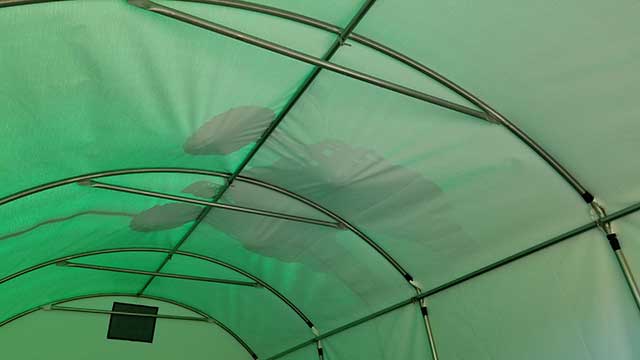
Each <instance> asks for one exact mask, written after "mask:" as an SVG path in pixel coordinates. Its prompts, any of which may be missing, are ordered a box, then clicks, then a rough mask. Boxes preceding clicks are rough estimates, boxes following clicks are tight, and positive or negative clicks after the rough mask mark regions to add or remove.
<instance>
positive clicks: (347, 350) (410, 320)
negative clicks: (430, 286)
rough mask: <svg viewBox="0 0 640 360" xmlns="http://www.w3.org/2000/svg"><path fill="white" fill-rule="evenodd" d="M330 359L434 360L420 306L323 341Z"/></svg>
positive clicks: (402, 310) (390, 314)
mask: <svg viewBox="0 0 640 360" xmlns="http://www.w3.org/2000/svg"><path fill="white" fill-rule="evenodd" d="M323 345H324V348H325V352H326V353H327V358H328V359H335V360H348V359H376V360H378V359H379V360H396V359H398V360H414V359H431V353H430V350H429V343H428V340H427V332H426V329H425V325H424V320H423V318H422V315H421V314H420V308H419V307H418V306H417V305H409V306H405V307H402V308H400V309H398V310H395V311H393V312H391V313H388V314H385V315H383V316H381V317H378V318H376V319H373V320H370V321H368V322H366V323H364V324H361V325H358V326H356V327H354V328H351V329H349V330H347V331H345V332H342V333H339V334H337V335H334V336H330V337H328V338H327V339H325V340H323Z"/></svg>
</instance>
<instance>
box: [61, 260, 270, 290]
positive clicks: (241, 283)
mask: <svg viewBox="0 0 640 360" xmlns="http://www.w3.org/2000/svg"><path fill="white" fill-rule="evenodd" d="M57 265H58V266H65V267H71V268H80V269H89V270H100V271H111V272H118V273H125V274H135V275H150V276H158V277H166V278H172V279H181V280H193V281H203V282H211V283H220V284H228V285H238V286H249V287H262V286H261V285H260V284H258V283H256V282H251V281H239V280H227V279H218V278H210V277H204V276H193V275H183V274H171V273H161V272H156V271H146V270H137V269H125V268H119V267H111V266H101V265H91V264H80V263H73V262H69V261H60V262H58V263H57Z"/></svg>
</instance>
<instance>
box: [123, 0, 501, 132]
mask: <svg viewBox="0 0 640 360" xmlns="http://www.w3.org/2000/svg"><path fill="white" fill-rule="evenodd" d="M129 3H130V4H132V5H134V6H137V7H139V8H142V9H145V10H147V11H151V12H154V13H157V14H160V15H163V16H167V17H170V18H173V19H176V20H178V21H182V22H185V23H187V24H191V25H193V26H197V27H199V28H202V29H205V30H209V31H212V32H215V33H218V34H220V35H223V36H226V37H230V38H232V39H236V40H238V41H242V42H244V43H247V44H250V45H254V46H257V47H260V48H262V49H265V50H268V51H271V52H274V53H277V54H280V55H283V56H286V57H289V58H292V59H295V60H298V61H302V62H304V63H307V64H310V65H315V66H318V67H320V68H323V69H326V70H329V71H332V72H335V73H338V74H341V75H344V76H347V77H350V78H352V79H356V80H359V81H363V82H366V83H369V84H371V85H374V86H377V87H381V88H384V89H387V90H390V91H393V92H396V93H399V94H402V95H405V96H409V97H412V98H414V99H418V100H422V101H425V102H428V103H431V104H434V105H438V106H441V107H444V108H447V109H450V110H453V111H457V112H460V113H464V114H467V115H470V116H473V117H475V118H478V119H481V120H484V121H488V122H493V120H492V119H491V120H490V119H489V115H487V114H486V113H485V112H483V111H481V110H476V109H472V108H470V107H467V106H464V105H460V104H457V103H454V102H451V101H448V100H445V99H442V98H439V97H436V96H433V95H429V94H426V93H423V92H421V91H417V90H415V89H411V88H408V87H405V86H402V85H399V84H396V83H392V82H389V81H386V80H383V79H380V78H377V77H375V76H372V75H368V74H365V73H363V72H360V71H357V70H354V69H351V68H347V67H344V66H341V65H338V64H335V63H332V62H329V61H325V60H322V59H320V58H317V57H315V56H311V55H308V54H305V53H302V52H300V51H297V50H294V49H291V48H288V47H285V46H282V45H278V44H276V43H273V42H271V41H268V40H265V39H261V38H258V37H255V36H252V35H249V34H246V33H243V32H241V31H238V30H234V29H231V28H228V27H226V26H223V25H220V24H216V23H214V22H211V21H208V20H204V19H202V18H199V17H196V16H193V15H190V14H187V13H184V12H181V11H179V10H176V9H173V8H170V7H167V6H163V5H160V4H156V3H154V2H152V1H148V0H129Z"/></svg>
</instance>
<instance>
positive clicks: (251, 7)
mask: <svg viewBox="0 0 640 360" xmlns="http://www.w3.org/2000/svg"><path fill="white" fill-rule="evenodd" d="M179 1H184V2H197V3H204V4H210V5H218V6H227V7H233V8H238V9H242V10H247V11H253V12H259V13H262V14H265V15H271V16H276V17H279V18H283V19H287V20H290V21H295V22H298V23H301V24H305V25H308V26H312V27H314V28H317V29H321V30H325V31H328V32H332V33H334V34H340V33H341V31H342V29H341V28H340V27H339V26H337V25H334V24H330V23H328V22H325V21H322V20H319V19H315V18H312V17H309V16H305V15H301V14H297V13H294V12H291V11H287V10H283V9H278V8H275V7H270V6H264V5H260V4H254V3H251V2H247V1H241V0H179ZM347 39H349V40H353V41H356V42H358V43H360V44H361V45H364V46H367V47H369V48H371V49H374V50H376V51H378V52H380V53H382V54H384V55H386V56H388V57H390V58H393V59H395V60H397V61H399V62H401V63H403V64H405V65H407V66H409V67H411V68H413V69H414V70H417V71H418V72H420V73H422V74H424V75H426V76H427V77H429V78H431V79H432V80H435V81H437V82H438V83H440V84H441V85H443V86H445V87H446V88H448V89H449V90H451V91H453V92H455V93H457V94H458V95H460V96H462V97H463V98H465V99H466V100H467V101H469V102H470V103H472V104H474V105H475V106H477V107H478V108H480V109H482V111H483V112H484V113H485V114H487V115H488V116H489V120H493V121H495V122H497V123H499V124H502V125H504V126H505V127H506V128H507V129H508V130H509V131H510V132H511V133H512V134H514V135H515V136H516V137H518V138H519V139H520V140H521V141H522V142H524V143H525V144H526V145H527V146H528V147H529V148H530V149H531V150H533V151H534V152H535V153H536V154H538V155H539V156H540V157H541V158H542V159H543V160H544V161H545V162H547V164H549V166H551V167H552V168H553V169H554V170H555V171H556V172H557V173H558V174H559V175H560V176H561V177H562V178H563V179H564V180H565V181H566V182H567V183H569V185H571V187H573V188H574V189H575V190H576V191H577V192H578V194H580V196H581V197H582V198H583V199H584V200H585V201H586V202H587V203H591V202H592V201H593V195H591V194H590V193H589V191H588V190H587V189H586V188H585V187H584V186H583V185H582V184H581V183H580V182H579V181H578V180H577V179H576V178H575V176H573V174H571V173H570V172H569V171H568V170H567V169H566V168H565V167H564V166H563V165H562V164H560V163H559V162H558V161H557V160H556V159H555V158H554V157H553V156H552V155H551V154H549V153H548V152H547V151H546V150H545V149H544V148H543V147H542V146H540V145H539V144H538V143H537V142H536V141H535V140H533V139H532V138H531V137H529V135H527V134H526V133H525V132H524V131H522V129H520V128H519V127H517V126H516V125H515V124H513V123H512V122H511V121H509V120H508V119H507V118H506V117H505V116H504V115H502V114H501V113H499V112H498V111H497V110H495V109H494V108H493V107H491V106H490V105H489V104H487V103H485V102H484V101H483V100H481V99H480V98H479V97H477V96H476V95H474V94H473V93H471V92H470V91H468V90H466V89H465V88H463V87H462V86H460V85H458V84H456V83H455V82H453V81H452V80H450V79H448V78H447V77H445V76H444V75H442V74H440V73H438V72H437V71H435V70H433V69H431V68H429V67H427V66H426V65H424V64H422V63H420V62H418V61H416V60H414V59H412V58H410V57H409V56H407V55H405V54H402V53H401V52H399V51H396V50H394V49H392V48H390V47H388V46H386V45H383V44H381V43H379V42H377V41H375V40H373V39H370V38H368V37H365V36H362V35H359V34H357V33H355V32H352V33H351V34H349V35H348V36H347V37H346V39H343V40H345V41H346V40H347Z"/></svg>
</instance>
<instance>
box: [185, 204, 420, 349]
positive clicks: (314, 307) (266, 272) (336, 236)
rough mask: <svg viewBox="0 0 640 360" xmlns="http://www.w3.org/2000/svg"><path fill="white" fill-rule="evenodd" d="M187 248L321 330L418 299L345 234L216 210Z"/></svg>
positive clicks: (374, 255) (355, 239)
mask: <svg viewBox="0 0 640 360" xmlns="http://www.w3.org/2000/svg"><path fill="white" fill-rule="evenodd" d="M182 248H183V249H185V250H188V251H193V252H198V253H202V254H206V255H210V256H214V257H217V258H219V259H222V260H224V261H227V262H229V263H231V264H233V265H235V266H237V267H240V268H242V269H244V270H246V271H248V272H250V273H252V274H254V275H256V276H258V277H259V278H261V279H262V280H264V281H266V282H267V283H269V284H271V285H272V286H273V287H274V288H276V289H277V290H279V291H280V292H281V293H283V294H284V295H285V296H287V297H288V298H289V299H290V300H291V301H292V302H293V303H294V304H296V305H297V306H298V307H299V308H300V309H301V310H302V311H303V312H304V313H305V314H307V316H308V317H309V318H310V319H311V321H312V322H313V323H314V324H315V325H316V327H317V328H318V329H320V331H323V330H328V329H331V328H334V327H337V326H340V325H342V324H344V323H345V322H348V321H350V320H355V319H357V318H359V317H361V316H364V315H366V314H368V313H370V312H373V311H376V310H379V309H380V308H382V307H384V306H387V305H389V304H392V303H395V302H397V301H400V300H404V299H405V298H406V297H408V296H411V295H412V294H413V292H412V290H411V287H410V286H408V284H407V283H406V281H405V280H404V279H403V278H402V276H401V275H400V274H399V273H397V272H396V271H395V270H394V269H393V268H392V267H391V266H390V265H389V264H387V263H386V262H385V261H384V260H383V258H382V257H381V256H380V255H378V254H377V253H375V252H374V251H373V250H372V249H371V248H369V247H368V246H367V245H366V244H365V243H364V241H362V240H361V239H360V238H358V237H356V236H355V235H353V234H352V233H351V232H349V231H346V230H337V229H332V228H327V227H322V226H317V225H310V224H301V223H295V222H289V221H284V220H277V219H271V218H265V217H257V216H251V215H244V214H232V213H228V212H216V211H213V212H212V213H211V214H210V215H209V216H208V217H207V218H206V219H205V220H204V221H203V222H202V224H201V225H200V227H199V228H198V229H197V230H196V231H194V233H193V234H192V235H191V237H190V238H189V240H188V241H187V242H185V243H184V245H183V247H182ZM273 321H277V319H275V317H274V319H273ZM280 345H281V346H282V344H280Z"/></svg>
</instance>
